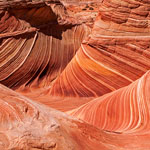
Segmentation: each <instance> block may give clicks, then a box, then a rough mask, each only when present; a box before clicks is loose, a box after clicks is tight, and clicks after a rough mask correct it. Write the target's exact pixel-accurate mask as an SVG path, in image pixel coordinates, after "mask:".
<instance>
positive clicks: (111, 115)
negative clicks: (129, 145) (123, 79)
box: [70, 71, 150, 134]
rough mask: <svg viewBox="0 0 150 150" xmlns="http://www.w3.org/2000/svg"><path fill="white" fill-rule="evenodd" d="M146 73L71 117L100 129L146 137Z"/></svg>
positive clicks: (149, 76) (149, 79) (149, 114)
mask: <svg viewBox="0 0 150 150" xmlns="http://www.w3.org/2000/svg"><path fill="white" fill-rule="evenodd" d="M149 83H150V71H148V72H147V73H146V74H145V75H143V76H142V77H141V78H140V79H139V80H137V81H135V82H133V83H132V84H131V85H129V86H127V87H124V88H121V89H119V90H117V91H114V92H112V93H109V94H106V95H104V96H101V97H100V98H97V99H95V100H92V101H91V102H89V103H87V104H85V105H83V106H81V107H80V108H77V109H76V110H73V111H72V112H70V113H71V115H73V116H75V117H77V118H80V119H82V120H84V121H86V122H88V123H90V124H92V125H94V126H96V127H98V128H100V129H103V130H108V131H114V132H121V133H136V134H149V132H150V128H149V124H150V122H149V121H150V111H149V107H150V93H149V90H150V84H149Z"/></svg>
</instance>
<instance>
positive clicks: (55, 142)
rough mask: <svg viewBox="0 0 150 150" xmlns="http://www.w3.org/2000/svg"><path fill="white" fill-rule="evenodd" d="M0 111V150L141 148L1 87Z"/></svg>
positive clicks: (130, 137) (130, 139) (133, 137)
mask: <svg viewBox="0 0 150 150" xmlns="http://www.w3.org/2000/svg"><path fill="white" fill-rule="evenodd" d="M6 95H7V96H6ZM0 108H1V109H0V122H1V123H0V149H2V150H73V149H74V150H97V149H103V150H108V149H109V150H116V148H117V149H118V150H122V149H123V150H124V149H125V148H126V147H133V146H132V144H130V143H131V141H133V143H135V142H136V143H135V145H134V147H133V149H135V148H137V146H140V145H139V143H137V137H136V136H130V135H129V136H128V139H127V140H126V141H125V139H126V135H118V134H116V133H107V132H104V131H101V130H98V129H96V128H94V127H92V126H90V125H88V124H86V123H84V122H82V121H78V120H76V119H73V118H71V117H68V116H67V115H65V114H64V113H61V112H58V111H56V110H53V109H50V108H48V107H46V106H43V105H42V104H39V103H36V102H33V101H31V100H30V99H28V98H26V97H24V96H22V95H20V94H18V93H16V92H14V91H12V90H10V89H8V88H6V87H5V86H3V85H0ZM142 139H144V142H143V148H145V147H146V146H148V145H149V144H147V145H146V142H147V139H146V138H145V137H142ZM124 141H125V142H124ZM148 143H149V142H148ZM126 144H127V146H126ZM140 148H141V147H139V149H140Z"/></svg>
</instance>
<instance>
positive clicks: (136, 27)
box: [51, 0, 150, 97]
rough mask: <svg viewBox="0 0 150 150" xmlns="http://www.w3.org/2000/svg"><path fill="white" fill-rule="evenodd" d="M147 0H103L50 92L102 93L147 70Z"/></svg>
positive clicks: (53, 93) (127, 83) (78, 94)
mask: <svg viewBox="0 0 150 150" xmlns="http://www.w3.org/2000/svg"><path fill="white" fill-rule="evenodd" d="M146 3H147V1H146V2H141V1H130V0H128V1H127V0H121V1H116V0H108V1H107V0H104V1H103V3H102V4H101V6H100V12H99V15H98V17H97V20H96V21H95V24H94V28H93V29H92V34H91V35H90V36H89V39H88V40H86V41H84V43H82V44H81V47H80V49H79V50H78V52H77V53H76V55H75V56H74V58H73V59H72V61H71V62H70V63H69V64H68V66H67V67H66V68H65V70H64V71H63V73H62V74H61V75H60V77H59V78H58V79H57V80H56V82H55V83H54V84H53V85H52V88H51V94H52V95H55V96H73V97H74V96H75V97H78V96H79V97H89V96H91V97H92V96H101V95H103V94H106V93H108V92H111V91H115V90H116V89H119V88H121V87H124V86H126V85H129V84H130V83H132V82H133V81H135V80H136V79H138V78H140V77H141V76H142V75H143V74H144V73H145V72H146V71H147V70H149V69H150V65H149V64H150V53H149V47H150V44H149V43H150V38H149V29H150V28H149V25H148V17H149V9H148V8H149V7H148V6H149V5H148V4H147V5H146ZM71 83H74V84H71Z"/></svg>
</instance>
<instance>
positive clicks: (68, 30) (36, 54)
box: [0, 1, 90, 89]
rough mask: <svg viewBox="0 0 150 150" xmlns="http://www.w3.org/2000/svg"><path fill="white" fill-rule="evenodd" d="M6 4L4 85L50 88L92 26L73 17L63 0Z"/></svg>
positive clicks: (0, 79)
mask: <svg viewBox="0 0 150 150" xmlns="http://www.w3.org/2000/svg"><path fill="white" fill-rule="evenodd" d="M2 4H3V5H2ZM2 4H1V5H2V6H3V7H1V9H2V10H1V11H0V16H1V20H0V43H1V45H0V49H1V51H0V83H2V84H4V85H6V86H8V87H10V88H13V89H18V88H20V89H24V88H26V87H28V86H32V87H45V86H50V84H51V82H52V81H53V80H55V79H56V78H57V76H58V75H59V74H60V73H61V72H62V71H63V69H64V68H65V66H66V65H67V64H68V62H69V61H70V60H71V59H72V57H73V56H74V55H75V53H76V51H77V50H78V48H79V47H80V44H81V42H82V40H83V39H84V37H86V36H87V35H88V34H89V32H90V29H89V27H87V26H86V25H84V24H81V22H80V21H79V22H78V21H76V20H75V19H73V18H72V17H69V16H68V14H67V11H66V9H65V7H64V6H63V5H62V4H61V3H60V2H59V1H57V2H55V1H49V3H48V2H45V3H44V1H43V2H36V1H34V2H32V3H31V2H26V3H25V2H22V1H21V2H20V5H17V4H18V1H17V2H15V1H14V3H12V2H8V4H7V3H4V2H3V3H2ZM6 4H7V5H6ZM6 6H7V9H6V8H5V7H6ZM31 6H32V7H31Z"/></svg>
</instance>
